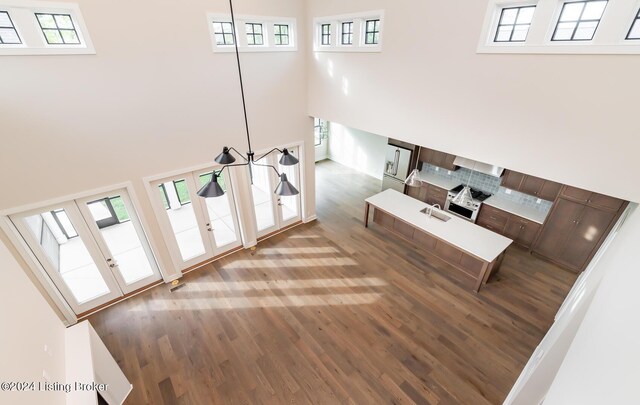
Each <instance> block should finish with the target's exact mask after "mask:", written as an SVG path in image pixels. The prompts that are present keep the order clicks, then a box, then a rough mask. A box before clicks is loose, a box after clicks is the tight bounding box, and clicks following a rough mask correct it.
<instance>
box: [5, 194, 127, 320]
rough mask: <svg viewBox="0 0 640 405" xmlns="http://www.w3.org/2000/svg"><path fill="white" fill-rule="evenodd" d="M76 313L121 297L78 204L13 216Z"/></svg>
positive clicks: (67, 204) (68, 204)
mask: <svg viewBox="0 0 640 405" xmlns="http://www.w3.org/2000/svg"><path fill="white" fill-rule="evenodd" d="M12 220H13V222H14V224H15V225H16V227H17V228H18V230H19V231H20V233H21V234H22V236H23V238H24V239H25V241H26V242H27V244H28V245H29V246H30V248H31V250H32V252H33V253H34V255H35V256H36V258H37V259H38V261H39V262H40V263H41V264H42V267H43V268H44V269H45V271H46V272H47V273H48V274H49V276H50V277H51V279H52V281H53V282H54V284H56V287H58V289H59V290H60V291H61V293H62V294H63V296H64V297H65V298H66V299H67V302H69V304H70V305H71V307H72V308H73V310H74V312H76V313H81V312H84V311H87V310H90V309H92V308H94V307H95V306H98V305H101V304H103V303H105V302H108V301H110V300H112V299H114V298H117V297H119V296H121V295H122V292H121V291H120V289H119V288H118V286H117V284H116V282H115V280H114V278H113V276H112V275H111V273H110V272H109V268H108V267H107V266H106V263H105V261H104V258H103V257H102V255H101V254H100V251H99V249H98V247H97V245H96V244H95V241H94V240H93V239H92V237H91V234H90V232H89V230H88V229H87V228H86V225H85V224H84V223H83V219H82V216H81V215H80V212H78V211H77V207H76V206H75V204H73V203H72V202H71V203H66V204H64V206H62V207H53V208H51V209H43V210H38V211H32V212H30V213H27V214H22V215H19V216H14V217H12Z"/></svg>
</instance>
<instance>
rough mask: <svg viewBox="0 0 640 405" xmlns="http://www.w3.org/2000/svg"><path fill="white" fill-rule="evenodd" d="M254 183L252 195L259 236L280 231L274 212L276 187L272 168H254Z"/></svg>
mask: <svg viewBox="0 0 640 405" xmlns="http://www.w3.org/2000/svg"><path fill="white" fill-rule="evenodd" d="M251 170H252V174H253V179H252V180H253V182H252V184H251V193H252V196H253V209H254V212H255V216H256V225H257V227H258V236H262V235H264V234H266V233H269V232H272V231H274V230H276V229H278V226H277V222H276V216H275V212H274V199H273V198H274V194H273V190H274V189H275V185H274V184H272V183H273V181H272V178H271V172H272V169H271V168H270V167H264V166H252V168H251Z"/></svg>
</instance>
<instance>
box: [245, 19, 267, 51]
mask: <svg viewBox="0 0 640 405" xmlns="http://www.w3.org/2000/svg"><path fill="white" fill-rule="evenodd" d="M244 26H245V31H246V33H247V45H248V46H264V26H263V25H262V23H252V22H248V23H244ZM256 26H259V27H260V32H256ZM249 27H251V32H249ZM249 37H251V38H253V43H250V42H249ZM258 37H259V38H260V43H257V42H256V38H258Z"/></svg>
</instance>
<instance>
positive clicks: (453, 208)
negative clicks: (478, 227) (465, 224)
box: [445, 201, 476, 222]
mask: <svg viewBox="0 0 640 405" xmlns="http://www.w3.org/2000/svg"><path fill="white" fill-rule="evenodd" d="M445 210H446V211H449V212H450V213H452V214H455V215H457V216H459V217H461V218H463V219H466V220H467V221H472V222H473V221H474V219H475V213H476V211H474V210H470V209H469V208H465V207H462V206H460V205H458V204H455V203H454V202H453V201H447V206H446V207H445Z"/></svg>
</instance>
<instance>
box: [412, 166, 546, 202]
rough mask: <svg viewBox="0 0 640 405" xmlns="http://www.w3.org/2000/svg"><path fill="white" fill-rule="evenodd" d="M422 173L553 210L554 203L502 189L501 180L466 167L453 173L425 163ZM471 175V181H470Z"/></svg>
mask: <svg viewBox="0 0 640 405" xmlns="http://www.w3.org/2000/svg"><path fill="white" fill-rule="evenodd" d="M422 172H426V173H432V174H435V175H437V176H442V177H445V178H448V179H454V180H457V181H459V182H460V184H463V185H464V184H467V181H469V185H470V186H471V188H475V189H478V190H481V191H484V192H485V193H489V194H498V195H499V196H500V198H504V199H506V200H509V201H513V202H515V203H518V204H521V205H524V206H527V207H531V208H534V209H536V210H538V211H541V212H544V213H547V212H549V210H550V209H551V205H553V202H551V201H546V200H540V203H538V202H537V201H538V198H537V197H534V196H531V195H528V194H523V193H520V192H518V191H514V190H508V189H506V188H504V187H500V178H498V177H493V176H489V175H488V174H484V173H480V172H476V171H473V170H469V169H466V168H464V167H461V168H459V169H458V170H456V171H455V172H453V171H448V170H446V169H443V168H441V167H436V166H433V165H430V164H428V163H424V162H423V163H422ZM470 173H471V179H470V180H469V174H470ZM507 191H510V194H507Z"/></svg>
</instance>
